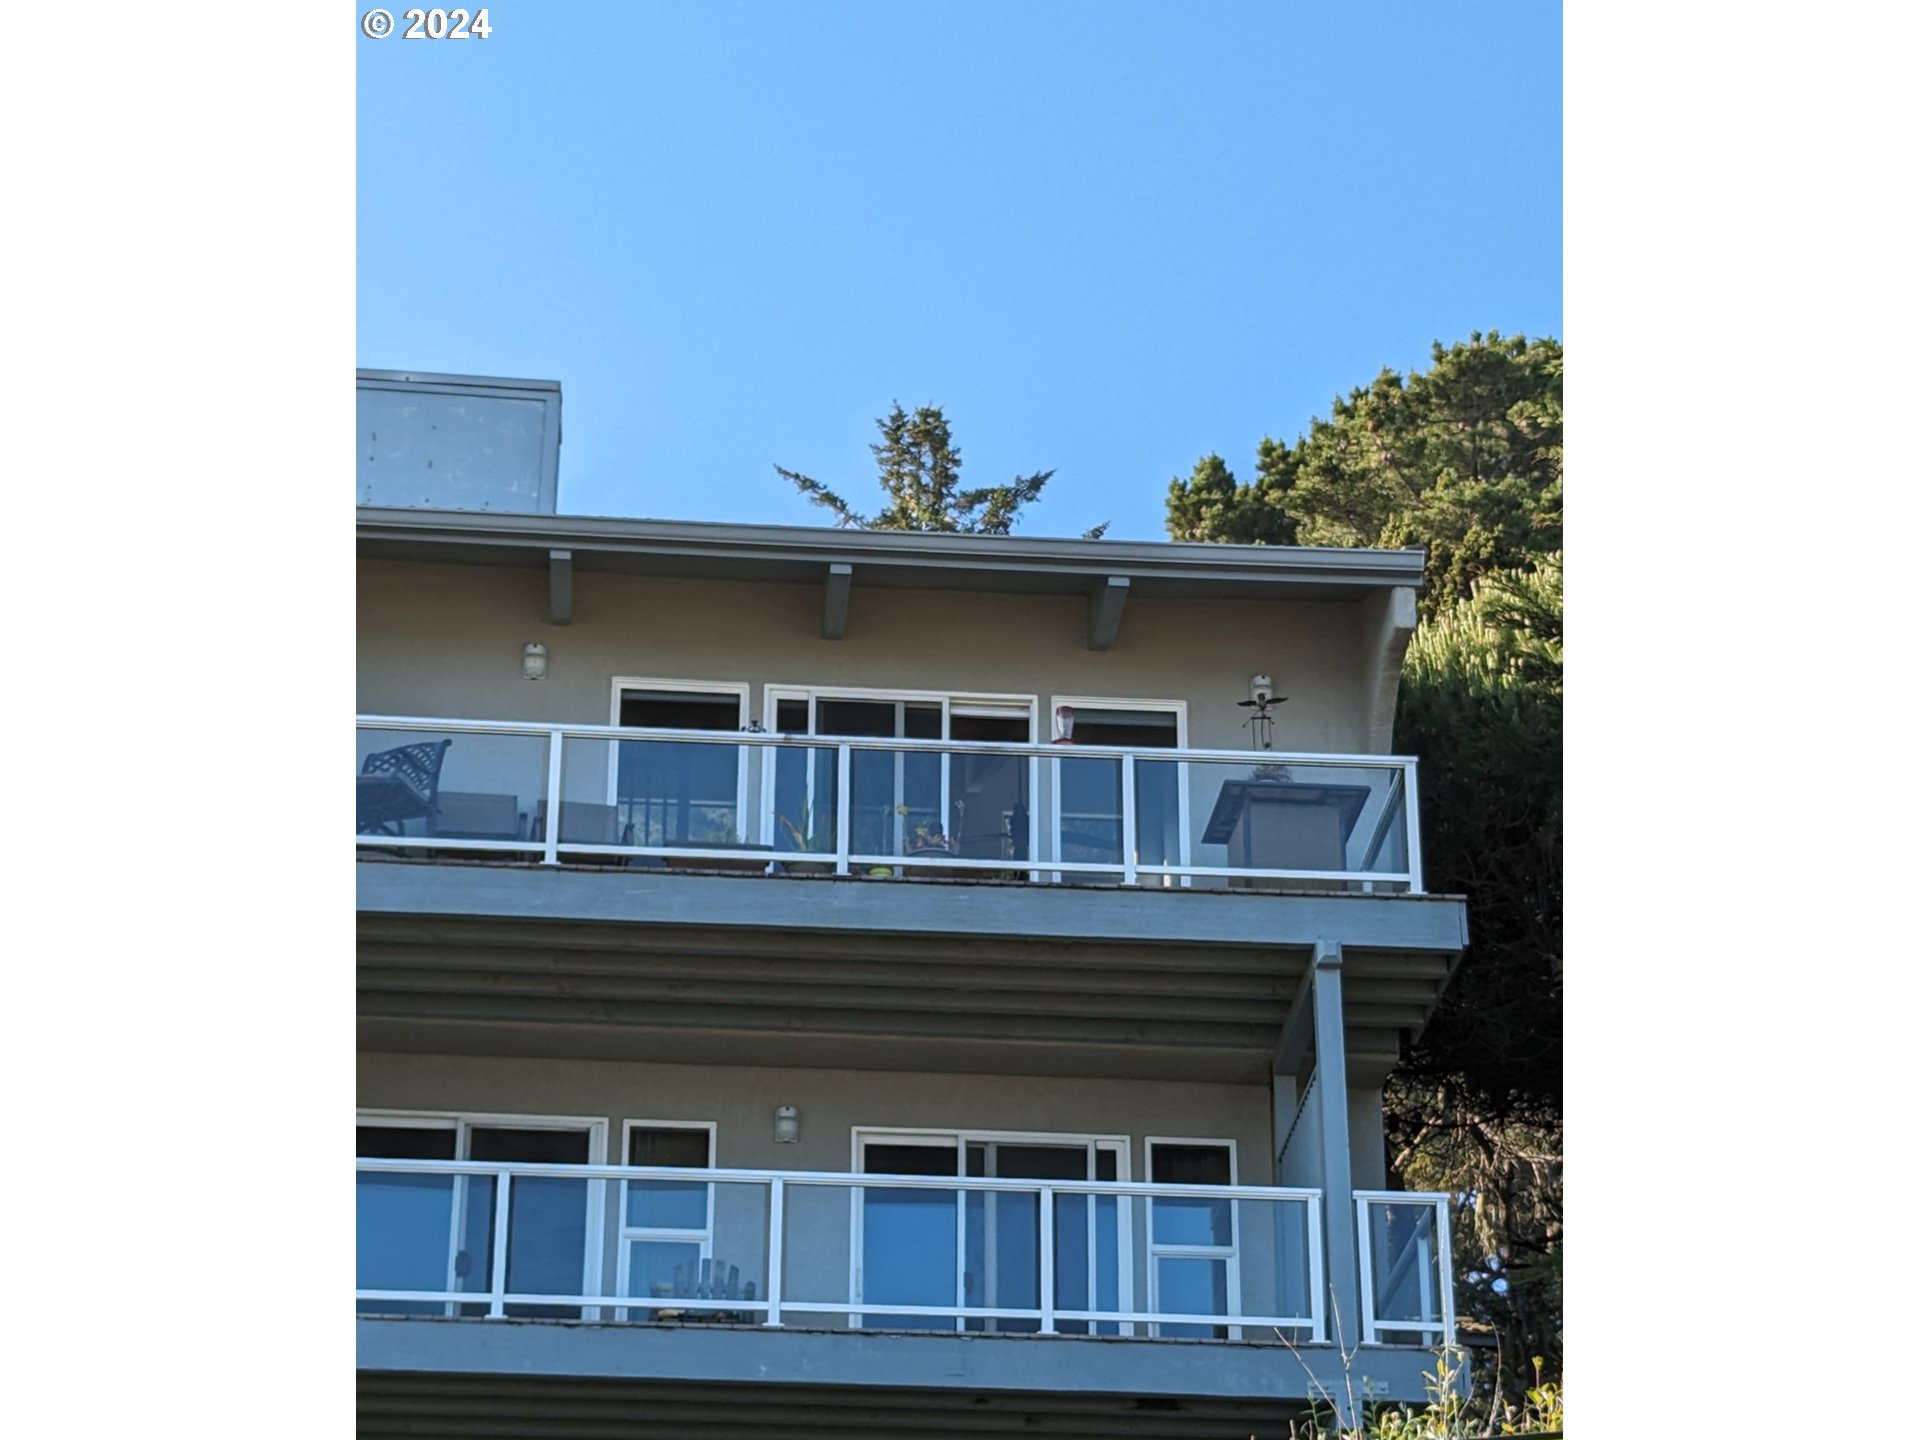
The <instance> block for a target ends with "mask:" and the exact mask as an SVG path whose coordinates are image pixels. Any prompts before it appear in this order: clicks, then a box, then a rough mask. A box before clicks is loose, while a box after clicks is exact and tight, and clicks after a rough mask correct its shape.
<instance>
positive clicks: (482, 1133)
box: [468, 1125, 587, 1183]
mask: <svg viewBox="0 0 1920 1440" xmlns="http://www.w3.org/2000/svg"><path fill="white" fill-rule="evenodd" d="M468 1151H469V1158H471V1159H474V1160H520V1161H524V1162H526V1163H527V1164H530V1165H584V1164H586V1163H587V1134H586V1132H585V1131H583V1130H515V1129H509V1128H507V1127H505V1126H494V1125H488V1126H484V1127H482V1126H476V1127H475V1128H474V1129H473V1131H472V1132H471V1134H470V1135H469V1137H468ZM575 1183H577V1182H575Z"/></svg>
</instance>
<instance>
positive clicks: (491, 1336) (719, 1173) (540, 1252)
mask: <svg viewBox="0 0 1920 1440" xmlns="http://www.w3.org/2000/svg"><path fill="white" fill-rule="evenodd" d="M929 1153H934V1152H929ZM357 1168H358V1173H357V1182H358V1207H359V1242H358V1257H357V1272H358V1273H357V1281H356V1307H357V1310H358V1312H359V1315H360V1317H361V1318H360V1322H359V1323H360V1330H361V1333H360V1365H361V1369H362V1371H363V1385H364V1384H365V1383H367V1381H366V1377H367V1376H369V1375H371V1376H373V1377H375V1378H374V1380H373V1382H372V1383H373V1386H374V1389H375V1391H376V1392H379V1393H389V1392H392V1393H395V1394H397V1393H398V1391H396V1390H395V1387H396V1386H397V1387H398V1388H399V1390H405V1389H406V1388H407V1387H408V1386H414V1387H416V1388H417V1387H421V1386H426V1387H427V1388H429V1389H430V1388H431V1385H430V1383H429V1382H430V1380H431V1377H432V1376H434V1375H460V1376H476V1375H492V1376H513V1377H519V1380H521V1381H525V1382H526V1383H528V1384H533V1383H535V1380H536V1378H537V1379H538V1383H539V1384H543V1385H549V1386H551V1385H556V1384H562V1382H568V1381H574V1382H580V1383H582V1384H588V1383H589V1382H591V1383H592V1384H602V1383H603V1382H623V1383H626V1384H628V1385H633V1384H638V1383H642V1382H644V1383H645V1384H648V1385H653V1386H656V1387H657V1386H665V1387H668V1389H671V1388H672V1387H675V1386H681V1387H686V1386H696V1387H697V1386H706V1387H716V1386H717V1387H721V1388H720V1390H719V1391H718V1392H716V1393H719V1394H722V1395H725V1396H731V1397H732V1399H731V1400H730V1401H729V1403H734V1404H751V1403H753V1402H752V1400H751V1397H750V1396H748V1392H750V1391H756V1390H757V1392H758V1394H759V1395H760V1396H761V1398H762V1399H763V1400H766V1399H767V1398H768V1397H776V1396H777V1397H779V1398H778V1399H777V1400H775V1401H774V1402H773V1403H778V1404H783V1405H784V1404H810V1403H813V1402H812V1401H810V1400H809V1399H808V1394H809V1393H810V1392H817V1394H818V1395H820V1396H827V1395H829V1394H831V1395H833V1396H835V1397H838V1399H836V1402H835V1403H839V1401H841V1400H845V1399H846V1397H847V1396H855V1397H858V1396H862V1395H864V1396H866V1397H867V1400H865V1401H861V1402H860V1403H863V1404H880V1403H881V1402H880V1401H878V1400H874V1399H873V1397H874V1396H875V1395H881V1396H883V1397H891V1398H888V1399H886V1402H885V1403H886V1404H906V1403H908V1399H909V1397H913V1396H917V1397H920V1398H919V1399H918V1400H916V1401H913V1403H916V1404H931V1405H933V1406H934V1407H935V1408H936V1409H937V1408H938V1406H939V1403H940V1397H941V1396H946V1397H948V1398H949V1399H950V1400H951V1401H952V1402H953V1403H954V1404H960V1403H962V1402H961V1397H963V1396H964V1397H970V1398H967V1399H966V1401H965V1403H967V1404H978V1405H983V1406H994V1405H1009V1404H1010V1405H1015V1406H1016V1407H1019V1406H1025V1407H1026V1408H1027V1410H1028V1411H1030V1412H1031V1413H1036V1414H1038V1413H1047V1414H1053V1413H1055V1411H1056V1410H1059V1407H1063V1406H1064V1407H1066V1408H1067V1409H1072V1408H1074V1407H1075V1406H1078V1407H1081V1408H1085V1407H1086V1406H1088V1405H1092V1406H1094V1410H1095V1412H1097V1413H1099V1414H1102V1415H1106V1416H1107V1417H1108V1419H1107V1421H1102V1422H1100V1423H1102V1424H1105V1425H1106V1427H1107V1428H1106V1429H1105V1430H1103V1431H1102V1432H1101V1433H1112V1434H1121V1433H1126V1434H1135V1433H1141V1434H1144V1433H1153V1434H1161V1433H1166V1434H1174V1433H1186V1432H1184V1431H1181V1430H1179V1429H1178V1427H1177V1426H1176V1427H1174V1428H1171V1429H1152V1428H1151V1427H1149V1429H1145V1430H1143V1429H1141V1428H1139V1427H1138V1426H1132V1427H1126V1426H1117V1425H1115V1424H1112V1423H1108V1422H1109V1421H1111V1420H1112V1417H1113V1416H1117V1415H1119V1414H1121V1413H1122V1412H1126V1413H1132V1412H1133V1411H1134V1410H1137V1409H1138V1407H1139V1406H1140V1405H1141V1404H1146V1405H1147V1408H1148V1409H1149V1410H1153V1409H1154V1407H1156V1406H1158V1407H1160V1408H1159V1410H1157V1411H1156V1412H1155V1413H1160V1414H1163V1415H1164V1416H1171V1415H1174V1414H1175V1413H1179V1414H1185V1415H1188V1416H1189V1417H1190V1418H1193V1419H1195V1420H1196V1421H1197V1420H1198V1419H1199V1418H1200V1417H1202V1416H1211V1417H1213V1420H1214V1421H1219V1422H1222V1423H1225V1422H1226V1421H1227V1420H1228V1419H1229V1418H1231V1423H1234V1424H1240V1423H1242V1422H1243V1421H1245V1420H1246V1419H1247V1417H1249V1416H1251V1417H1253V1418H1254V1419H1256V1420H1259V1421H1260V1423H1263V1424H1265V1423H1273V1421H1274V1417H1275V1416H1276V1415H1279V1414H1280V1413H1281V1412H1282V1411H1283V1410H1287V1408H1288V1407H1291V1409H1292V1411H1297V1409H1298V1407H1299V1404H1300V1403H1301V1402H1304V1401H1307V1400H1311V1399H1315V1398H1321V1397H1323V1396H1333V1395H1336V1394H1337V1393H1339V1392H1340V1390H1341V1389H1342V1388H1344V1387H1347V1386H1349V1385H1352V1384H1358V1383H1360V1382H1361V1381H1363V1380H1364V1382H1365V1386H1366V1388H1367V1389H1368V1390H1369V1391H1370V1392H1371V1393H1372V1394H1374V1395H1376V1396H1381V1397H1390V1398H1417V1397H1418V1396H1420V1395H1421V1394H1422V1393H1423V1390H1422V1380H1421V1376H1422V1372H1423V1371H1424V1370H1425V1369H1427V1368H1430V1366H1431V1363H1432V1361H1431V1356H1430V1354H1429V1351H1430V1350H1431V1348H1432V1347H1434V1346H1436V1345H1438V1344H1441V1343H1443V1342H1450V1341H1451V1339H1452V1330H1453V1314H1452V1295H1451V1288H1450V1283H1449V1276H1450V1265H1449V1256H1448V1250H1447V1202H1446V1199H1445V1197H1444V1196H1439V1195H1428V1194H1411V1193H1397V1192H1396V1193H1390V1194H1389V1193H1371V1192H1369V1193H1366V1194H1361V1195H1358V1196H1355V1197H1352V1199H1350V1200H1345V1201H1343V1202H1342V1203H1344V1204H1348V1205H1351V1206H1352V1207H1353V1209H1352V1215H1353V1218H1354V1221H1355V1223H1356V1225H1357V1227H1358V1230H1357V1242H1358V1245H1357V1249H1358V1269H1359V1275H1358V1279H1359V1282H1360V1288H1359V1302H1360V1310H1361V1313H1360V1315H1358V1316H1357V1317H1351V1318H1348V1317H1342V1316H1340V1315H1338V1314H1337V1313H1332V1307H1331V1306H1330V1304H1329V1296H1330V1295H1331V1294H1337V1293H1339V1290H1340V1289H1342V1288H1345V1287H1336V1286H1330V1284H1329V1276H1328V1275H1327V1273H1326V1263H1325V1254H1326V1250H1325V1227H1324V1221H1325V1219H1326V1217H1325V1215H1324V1214H1323V1209H1322V1207H1323V1198H1322V1195H1321V1193H1320V1192H1319V1191H1317V1190H1309V1189H1290V1188H1277V1187H1261V1186H1243V1185H1226V1186H1223V1185H1201V1184H1190V1185H1183V1184H1166V1183H1155V1184H1135V1183H1125V1182H1115V1181H1100V1180H1084V1179H1068V1178H1060V1179H1046V1178H1025V1179H1004V1178H994V1177H988V1176H980V1175H954V1174H951V1173H947V1174H887V1175H877V1174H864V1173H862V1174H841V1173H823V1172H816V1171H776V1170H738V1169H703V1168H690V1167H671V1166H651V1167H634V1166H596V1165H558V1164H527V1163H512V1164H508V1163H494V1162H481V1161H446V1160H416V1159H362V1160H360V1161H358V1162H357ZM969 1168H972V1167H971V1166H969ZM381 1376H384V1377H386V1378H385V1379H384V1380H383V1379H380V1378H379V1377H381ZM516 1383H518V1382H516ZM383 1387H384V1388H383ZM739 1387H744V1389H742V1388H739ZM423 1393H424V1392H423ZM581 1393H582V1394H585V1393H586V1392H584V1391H583V1392H581ZM662 1393H663V1394H664V1393H665V1392H662ZM743 1396H746V1397H747V1398H744V1399H743V1398H742V1397H743ZM929 1397H931V1398H929ZM1048 1397H1051V1398H1048ZM565 1399H566V1394H565V1391H564V1387H563V1389H562V1391H561V1392H560V1394H559V1398H558V1399H550V1400H549V1401H545V1402H541V1403H543V1404H548V1405H549V1408H551V1406H552V1405H555V1404H564V1402H565ZM394 1403H396V1404H398V1403H401V1402H400V1401H399V1400H395V1401H394ZM420 1403H423V1404H424V1403H428V1402H425V1401H422V1402H420ZM1102 1406H1105V1407H1106V1408H1105V1409H1102V1408H1101V1407H1102ZM1036 1407H1037V1408H1036ZM1274 1407H1279V1408H1277V1409H1276V1408H1274ZM429 1408H431V1406H430V1405H429ZM883 1408H884V1406H883ZM976 1413H977V1412H976ZM1060 1413H1065V1412H1064V1410H1061V1411H1060ZM1262 1417H1264V1418H1262ZM741 1423H742V1425H743V1426H748V1428H750V1424H749V1422H748V1421H742V1422H741ZM900 1423H905V1422H900ZM1168 1423H1169V1424H1171V1423H1172V1422H1171V1421H1169V1422H1168ZM1210 1423H1211V1422H1210ZM847 1428H857V1427H852V1426H849V1427H847ZM914 1428H916V1429H920V1430H924V1432H925V1433H944V1432H941V1431H940V1427H939V1426H938V1425H935V1424H933V1423H931V1421H929V1422H928V1423H927V1424H926V1425H924V1426H915V1427H914ZM436 1433H453V1432H450V1431H438V1432H436ZM463 1433H464V1432H463ZM500 1433H505V1432H500ZM555 1433H561V1432H559V1431H556V1432H555ZM635 1433H642V1432H635ZM688 1433H704V1432H695V1431H689V1432H688ZM1241 1433H1245V1430H1244V1429H1243V1430H1242V1432H1241Z"/></svg>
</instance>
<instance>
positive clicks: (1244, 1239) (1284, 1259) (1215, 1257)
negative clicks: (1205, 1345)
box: [1140, 1196, 1315, 1343]
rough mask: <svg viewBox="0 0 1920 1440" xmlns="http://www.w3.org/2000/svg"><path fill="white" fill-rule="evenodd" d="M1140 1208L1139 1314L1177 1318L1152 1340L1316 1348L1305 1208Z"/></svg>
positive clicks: (1262, 1204) (1234, 1199) (1296, 1202)
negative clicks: (1141, 1284)
mask: <svg viewBox="0 0 1920 1440" xmlns="http://www.w3.org/2000/svg"><path fill="white" fill-rule="evenodd" d="M1141 1205H1142V1212H1141V1213H1142V1215H1143V1223H1142V1225H1141V1227H1140V1228H1141V1232H1142V1233H1141V1242H1140V1252H1141V1253H1142V1254H1143V1255H1144V1257H1145V1264H1144V1267H1143V1268H1144V1271H1145V1274H1144V1283H1145V1287H1146V1291H1145V1294H1144V1296H1142V1297H1141V1308H1142V1309H1144V1310H1147V1311H1150V1312H1151V1313H1152V1314H1153V1315H1155V1316H1156V1317H1157V1316H1169V1317H1176V1316H1177V1317H1180V1318H1177V1319H1175V1318H1169V1319H1155V1320H1153V1321H1151V1322H1150V1323H1149V1325H1148V1327H1147V1328H1148V1333H1150V1334H1153V1335H1158V1336H1163V1337H1168V1338H1200V1339H1244V1340H1285V1341H1288V1342H1291V1343H1304V1342H1306V1341H1309V1340H1311V1339H1312V1336H1313V1332H1314V1315H1313V1308H1314V1307H1313V1297H1314V1289H1315V1287H1314V1269H1313V1254H1314V1251H1313V1246H1314V1239H1313V1234H1312V1228H1311V1225H1310V1223H1309V1222H1310V1216H1311V1213H1312V1212H1311V1210H1310V1208H1309V1205H1308V1202H1307V1201H1306V1199H1304V1198H1303V1197H1295V1196H1288V1197H1276V1198H1271V1199H1269V1198H1265V1197H1259V1198H1254V1197H1247V1196H1224V1197H1220V1198H1217V1199H1216V1198H1213V1197H1211V1196H1208V1197H1200V1196H1155V1197H1153V1198H1151V1199H1149V1200H1147V1201H1145V1202H1141ZM1198 1317H1218V1318H1217V1319H1201V1318H1198Z"/></svg>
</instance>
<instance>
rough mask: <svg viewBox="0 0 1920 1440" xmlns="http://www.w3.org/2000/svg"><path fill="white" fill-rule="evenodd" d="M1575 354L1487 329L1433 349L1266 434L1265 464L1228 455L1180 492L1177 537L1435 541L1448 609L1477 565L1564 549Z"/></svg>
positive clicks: (1431, 547) (1435, 565) (1432, 559)
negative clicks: (1295, 430) (1304, 420)
mask: <svg viewBox="0 0 1920 1440" xmlns="http://www.w3.org/2000/svg"><path fill="white" fill-rule="evenodd" d="M1562 374H1563V355H1562V351H1561V346H1560V342H1559V341H1557V340H1554V339H1551V338H1548V339H1544V340H1528V339H1527V338H1526V337H1525V336H1524V335H1516V336H1512V337H1503V336H1502V335H1500V333H1499V332H1498V331H1489V332H1487V333H1486V334H1485V335H1484V336H1483V335H1482V334H1481V333H1480V332H1479V331H1475V332H1474V333H1473V334H1472V335H1471V336H1470V337H1469V338H1468V339H1467V340H1465V341H1463V342H1460V343H1457V344H1454V345H1452V346H1445V347H1443V346H1442V345H1440V344H1439V343H1438V342H1437V341H1436V342H1435V344H1434V347H1433V365H1432V367H1431V368H1430V369H1428V370H1426V371H1425V372H1420V371H1415V372H1414V373H1413V374H1411V375H1409V376H1406V377H1402V376H1400V375H1399V374H1397V373H1395V372H1394V371H1392V370H1382V371H1381V372H1380V374H1379V376H1378V377H1376V378H1375V380H1374V381H1373V383H1372V384H1371V385H1368V386H1365V387H1363V388H1360V389H1356V390H1353V391H1352V392H1350V393H1349V394H1348V395H1347V396H1346V398H1345V399H1338V398H1336V399H1335V400H1334V402H1333V413H1332V418H1331V419H1325V420H1323V419H1320V418H1318V417H1315V418H1314V420H1313V421H1312V422H1311V424H1310V426H1309V427H1308V432H1307V434H1306V435H1305V436H1300V437H1296V439H1295V441H1294V443H1293V444H1292V445H1290V446H1289V445H1287V444H1285V443H1283V442H1280V441H1276V440H1274V439H1272V438H1268V439H1265V440H1262V441H1261V442H1260V452H1259V473H1258V476H1257V478H1256V479H1255V480H1254V481H1253V482H1251V483H1250V484H1240V483H1238V482H1237V481H1235V480H1234V478H1233V475H1232V473H1231V472H1230V471H1228V470H1227V468H1226V466H1225V464H1224V463H1220V464H1216V463H1215V462H1217V461H1218V458H1219V457H1217V456H1211V455H1210V456H1208V457H1206V458H1205V459H1203V460H1201V461H1200V463H1199V464H1198V465H1196V466H1195V467H1194V472H1193V475H1192V476H1191V477H1190V478H1189V479H1187V480H1178V479H1176V480H1174V481H1173V482H1172V484H1171V485H1170V486H1169V487H1168V490H1167V533H1168V534H1169V535H1170V536H1171V537H1172V538H1174V539H1176V540H1220V541H1227V542H1231V543H1236V544H1243V545H1247V544H1251V545H1287V544H1301V545H1367V546H1382V547H1385V548H1388V549H1396V548H1399V547H1402V546H1408V545H1420V546H1424V547H1426V550H1427V593H1426V596H1425V597H1424V599H1423V604H1424V606H1425V607H1426V609H1427V611H1428V613H1433V612H1435V611H1436V610H1437V609H1438V608H1439V607H1440V606H1441V605H1442V604H1444V603H1445V602H1447V601H1449V600H1454V599H1462V598H1464V597H1465V596H1466V595H1467V593H1468V591H1469V590H1470V589H1471V587H1472V584H1473V581H1474V579H1475V578H1476V577H1477V576H1480V575H1484V574H1487V573H1488V572H1490V571H1493V570H1499V569H1506V568H1511V567H1514V566H1521V565H1525V564H1528V563H1530V562H1531V561H1532V560H1533V559H1534V558H1535V557H1537V556H1539V555H1543V554H1550V553H1552V552H1553V551H1555V550H1558V549H1559V548H1560V524H1561V521H1560V495H1561V459H1562V449H1563V444H1562V419H1561V388H1562Z"/></svg>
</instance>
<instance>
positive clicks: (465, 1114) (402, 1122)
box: [354, 1109, 607, 1320]
mask: <svg viewBox="0 0 1920 1440" xmlns="http://www.w3.org/2000/svg"><path fill="white" fill-rule="evenodd" d="M354 1120H355V1123H356V1124H358V1125H375V1126H383V1127H386V1128H390V1129H395V1130H452V1131H453V1132H454V1138H453V1158H454V1159H455V1160H456V1161H459V1160H465V1159H467V1158H468V1153H469V1150H470V1142H471V1139H472V1132H473V1131H474V1130H475V1129H476V1128H478V1129H482V1130H486V1129H512V1130H567V1131H581V1130H584V1131H586V1133H587V1163H588V1164H589V1165H604V1164H606V1163H607V1120H606V1117H605V1116H604V1115H518V1114H509V1113H500V1112H493V1111H481V1110H390V1109H373V1110H366V1109H362V1110H356V1111H355V1112H354ZM471 1178H472V1177H471V1176H468V1175H456V1176H454V1177H453V1212H452V1213H453V1223H451V1224H449V1225H448V1226H447V1285H446V1288H447V1289H448V1291H450V1292H451V1291H454V1290H456V1289H458V1286H456V1285H455V1283H454V1282H455V1280H456V1279H457V1278H458V1277H457V1276H456V1275H455V1273H454V1266H455V1263H456V1261H457V1260H458V1258H459V1254H460V1235H461V1232H462V1228H463V1226H462V1223H461V1222H462V1221H463V1220H464V1218H465V1216H466V1213H467V1188H468V1185H467V1182H468V1181H469V1180H470V1179H471ZM586 1184H587V1239H586V1248H585V1250H584V1251H583V1252H582V1254H581V1256H580V1275H581V1283H582V1284H583V1285H585V1284H586V1283H588V1281H591V1282H592V1284H593V1285H594V1286H595V1287H596V1288H597V1287H599V1286H600V1285H602V1284H604V1283H605V1279H606V1264H605V1245H604V1243H603V1239H604V1230H605V1226H606V1200H605V1187H603V1186H601V1185H597V1184H595V1183H594V1182H592V1181H588V1182H586ZM508 1205H509V1206H511V1205H512V1198H511V1192H509V1198H508ZM485 1297H486V1292H485V1291H481V1292H479V1297H478V1298H477V1299H475V1300H460V1301H453V1302H449V1303H448V1304H447V1306H446V1313H447V1314H448V1315H457V1314H459V1306H461V1305H471V1304H479V1303H484V1301H485ZM580 1315H581V1318H582V1319H585V1320H597V1319H599V1318H600V1307H598V1306H596V1305H583V1306H582V1307H581V1308H580Z"/></svg>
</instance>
